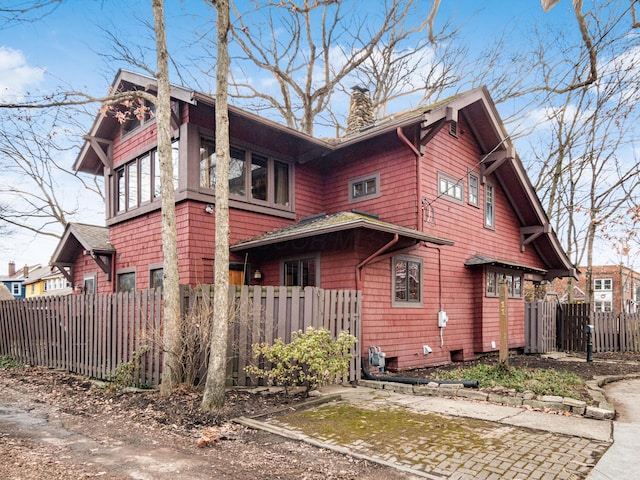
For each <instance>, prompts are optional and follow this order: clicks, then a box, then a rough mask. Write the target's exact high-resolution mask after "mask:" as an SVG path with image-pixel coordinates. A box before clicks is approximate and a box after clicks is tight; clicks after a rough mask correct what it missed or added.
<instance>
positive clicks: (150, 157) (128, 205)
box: [116, 140, 179, 213]
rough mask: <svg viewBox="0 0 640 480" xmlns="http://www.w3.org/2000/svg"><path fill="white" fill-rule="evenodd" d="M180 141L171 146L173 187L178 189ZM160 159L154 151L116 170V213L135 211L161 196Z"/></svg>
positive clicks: (156, 151)
mask: <svg viewBox="0 0 640 480" xmlns="http://www.w3.org/2000/svg"><path fill="white" fill-rule="evenodd" d="M178 154H179V141H178V140H174V141H173V143H172V144H171V155H172V161H173V187H174V188H177V187H178ZM160 173H161V170H160V157H159V156H158V150H157V149H155V148H154V149H153V150H151V151H149V152H147V153H145V154H144V155H142V156H140V157H138V158H135V159H133V160H131V161H130V162H127V163H126V164H124V165H122V166H121V167H119V168H118V169H117V170H116V183H117V184H116V190H117V195H116V211H117V212H118V213H122V212H126V211H130V210H134V209H136V208H138V207H139V206H141V205H144V204H147V203H149V202H152V201H153V200H155V199H156V198H158V197H159V196H160V193H161V188H160Z"/></svg>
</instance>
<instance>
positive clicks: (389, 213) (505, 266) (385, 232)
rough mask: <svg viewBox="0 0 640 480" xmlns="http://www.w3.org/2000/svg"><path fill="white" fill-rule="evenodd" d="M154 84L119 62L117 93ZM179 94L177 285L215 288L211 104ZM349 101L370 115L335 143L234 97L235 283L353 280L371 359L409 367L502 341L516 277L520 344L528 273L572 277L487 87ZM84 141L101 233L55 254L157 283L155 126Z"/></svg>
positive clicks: (78, 280)
mask: <svg viewBox="0 0 640 480" xmlns="http://www.w3.org/2000/svg"><path fill="white" fill-rule="evenodd" d="M154 85H155V82H154V80H153V79H151V78H148V77H145V76H142V75H138V74H134V73H131V72H126V71H120V72H119V73H118V75H117V77H116V79H115V81H114V84H113V86H112V87H113V91H117V90H131V89H151V90H153V89H154ZM172 99H173V107H172V108H173V110H172V128H173V139H174V143H173V147H174V149H173V151H174V157H173V161H174V173H175V182H174V183H175V198H176V215H177V242H178V256H179V275H180V282H181V283H184V284H197V283H211V282H213V262H214V231H215V217H214V215H213V212H214V210H215V194H214V186H215V180H216V176H215V168H216V156H215V141H214V140H215V125H214V103H215V102H214V98H213V97H211V96H208V95H204V94H200V93H197V92H193V91H191V90H188V89H185V88H181V87H173V88H172ZM352 103H356V104H358V105H359V106H360V107H362V106H364V110H365V114H364V115H358V114H356V113H352V114H351V115H350V118H349V121H348V124H349V125H350V133H349V134H347V135H346V136H345V137H342V138H336V139H331V140H326V139H319V138H314V137H312V136H309V135H306V134H304V133H300V132H297V131H295V130H292V129H290V128H287V127H284V126H282V125H280V124H278V123H275V122H273V121H270V120H267V119H264V118H261V117H259V116H257V115H255V114H252V113H248V112H246V111H243V110H241V109H238V108H235V107H230V109H229V117H230V136H231V145H232V148H231V157H232V158H231V165H230V174H229V189H230V200H229V204H230V229H231V233H230V244H231V247H230V250H231V255H232V257H231V263H230V265H229V270H230V279H231V281H232V283H257V284H260V285H287V286H308V285H312V286H319V287H322V288H327V289H358V290H360V291H361V292H362V334H361V338H359V344H360V346H361V350H362V352H363V353H365V354H366V352H367V349H368V347H369V346H374V345H375V346H380V347H381V348H382V350H383V351H384V352H385V353H386V356H387V361H388V366H389V367H391V368H398V369H406V368H413V367H419V366H424V365H429V364H438V363H447V362H449V361H451V360H466V359H470V358H473V357H474V356H475V355H476V354H478V353H481V352H489V351H493V350H496V349H497V348H498V347H499V340H500V332H499V313H500V311H499V298H498V285H499V283H500V282H501V281H503V280H504V281H505V282H507V284H508V296H509V299H508V314H509V321H510V328H509V346H510V347H512V348H516V347H522V346H524V298H523V289H524V285H525V283H527V282H533V283H540V282H542V281H551V280H553V279H554V278H556V277H565V276H575V274H576V271H575V268H574V266H573V265H572V264H571V262H570V260H569V259H568V257H567V255H566V254H565V252H564V251H563V249H562V247H561V246H560V243H559V241H558V239H557V237H556V235H555V233H554V232H553V230H552V229H551V227H550V225H549V221H548V219H547V217H546V215H545V212H544V209H543V207H542V205H541V203H540V201H539V199H538V197H537V196H536V193H535V191H534V189H533V187H532V185H531V183H530V181H529V179H528V178H527V175H526V172H525V170H524V168H523V166H522V163H521V162H520V160H519V159H518V157H517V156H516V154H515V151H514V148H513V145H512V143H511V141H510V139H509V136H508V134H507V132H506V131H505V130H504V127H503V125H502V122H501V120H500V118H499V117H498V114H497V111H496V109H495V106H494V104H493V102H492V100H491V98H490V96H489V94H488V92H487V90H486V89H485V88H478V89H475V90H472V91H470V92H468V93H464V94H461V95H457V96H455V97H453V98H451V99H449V100H447V101H443V102H441V103H439V104H437V105H433V106H429V107H424V108H421V109H417V110H413V111H410V112H405V113H402V114H399V115H397V116H395V117H392V118H390V119H389V120H386V121H384V122H380V123H379V124H373V125H372V124H370V120H367V118H372V117H371V113H370V112H366V110H367V106H370V101H369V100H368V98H367V97H366V91H365V90H362V89H355V90H354V97H353V99H352ZM356 111H358V109H354V112H356ZM360 111H362V108H361V109H360ZM85 139H86V141H85V144H84V145H83V148H82V150H81V152H80V154H79V156H78V159H77V160H76V163H75V165H74V169H75V170H77V171H79V172H83V173H88V174H98V175H104V179H105V192H106V225H107V227H106V228H105V227H94V228H95V229H96V230H95V231H94V233H96V234H97V232H100V233H99V235H100V241H97V239H94V240H96V241H92V240H89V238H88V233H87V232H86V231H84V230H83V229H87V228H89V226H86V225H85V226H82V225H78V224H71V225H70V226H68V227H67V229H66V231H65V233H64V236H63V238H62V240H61V242H60V244H59V245H58V248H57V249H56V252H55V253H54V255H53V257H52V264H54V265H56V266H58V267H60V268H61V269H64V271H65V273H66V274H67V275H68V277H69V280H70V281H71V282H72V284H73V285H74V286H84V285H86V282H87V279H93V285H94V286H95V291H96V292H98V293H103V292H114V291H127V290H132V289H134V288H135V289H142V288H148V287H154V286H157V285H158V284H159V282H161V280H162V246H161V244H162V242H161V212H160V198H159V190H160V184H159V162H158V158H157V155H156V128H155V121H154V119H153V117H152V116H150V117H148V118H145V119H142V120H137V119H136V120H132V121H130V122H127V123H125V124H124V125H120V124H119V123H118V122H117V121H116V120H115V119H114V118H113V117H111V116H102V115H101V116H98V117H97V118H96V121H95V122H94V124H93V126H92V128H91V130H90V132H89V134H88V135H87V136H86V137H85ZM426 346H429V348H426ZM429 350H432V353H430V354H429V353H428V352H429Z"/></svg>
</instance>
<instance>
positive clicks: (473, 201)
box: [467, 172, 480, 207]
mask: <svg viewBox="0 0 640 480" xmlns="http://www.w3.org/2000/svg"><path fill="white" fill-rule="evenodd" d="M467 182H468V184H469V186H468V192H467V202H468V203H469V205H473V206H474V207H479V206H480V177H479V176H478V175H476V174H474V173H471V172H469V176H468V178H467Z"/></svg>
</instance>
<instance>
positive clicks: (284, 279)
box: [280, 253, 320, 288]
mask: <svg viewBox="0 0 640 480" xmlns="http://www.w3.org/2000/svg"><path fill="white" fill-rule="evenodd" d="M305 260H313V262H314V269H315V272H314V285H308V286H312V287H319V286H320V254H319V253H310V254H308V255H298V256H295V257H287V258H283V259H282V260H280V285H287V283H286V282H287V273H286V271H285V266H286V264H287V263H290V262H298V268H300V262H302V261H305ZM287 286H289V287H300V288H304V287H305V286H306V285H287Z"/></svg>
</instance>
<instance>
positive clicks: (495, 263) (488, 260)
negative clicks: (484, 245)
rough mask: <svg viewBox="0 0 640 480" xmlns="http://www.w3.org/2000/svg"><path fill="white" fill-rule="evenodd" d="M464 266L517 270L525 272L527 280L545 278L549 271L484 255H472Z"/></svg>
mask: <svg viewBox="0 0 640 480" xmlns="http://www.w3.org/2000/svg"><path fill="white" fill-rule="evenodd" d="M464 266H465V267H468V268H477V267H485V266H491V267H498V268H505V269H509V270H519V271H521V272H523V273H525V274H527V277H528V278H527V279H528V280H533V281H542V280H545V279H546V278H547V274H548V273H549V272H548V271H547V270H545V269H543V268H538V267H533V266H531V265H525V264H522V263H517V262H512V261H509V260H502V259H498V258H492V257H488V256H485V255H474V256H473V257H471V258H470V259H468V260H467V261H466V262H465V263H464Z"/></svg>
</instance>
